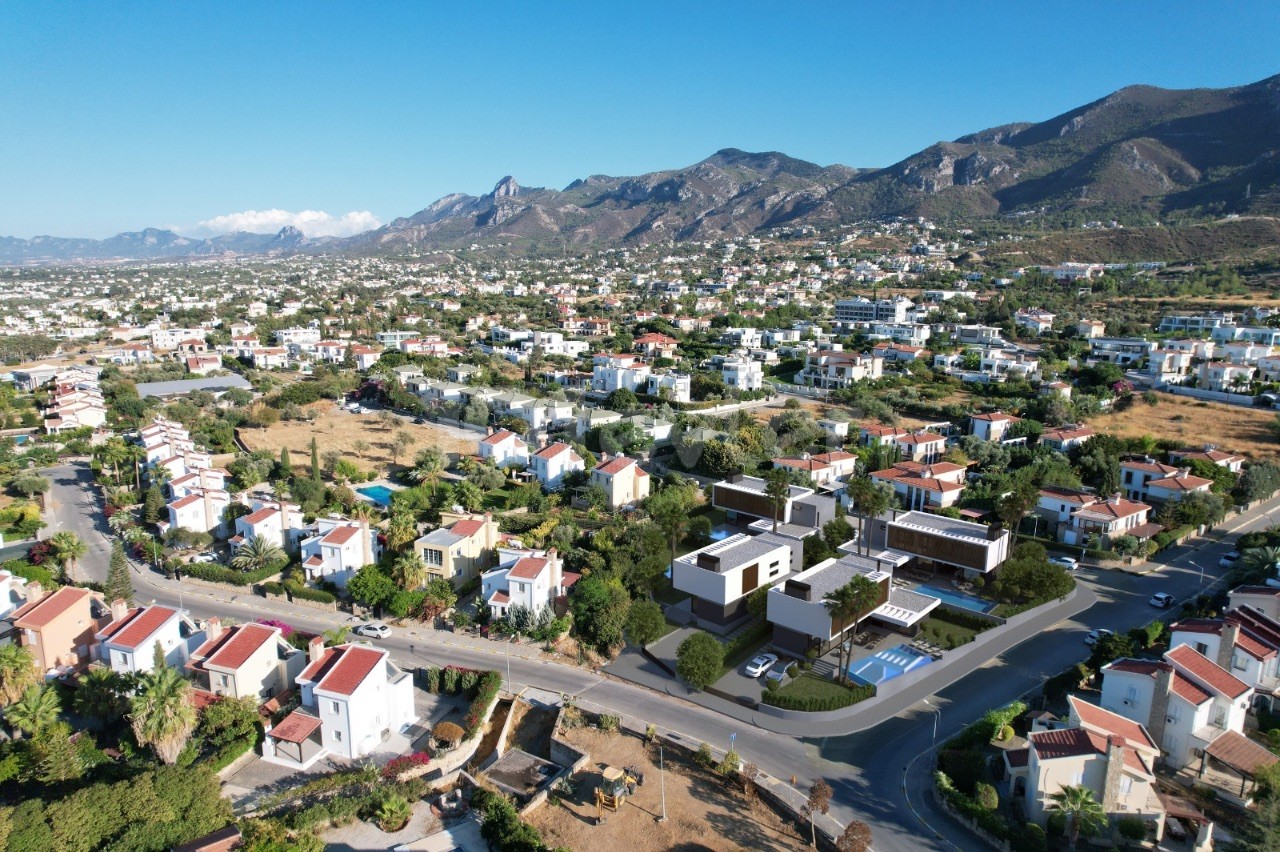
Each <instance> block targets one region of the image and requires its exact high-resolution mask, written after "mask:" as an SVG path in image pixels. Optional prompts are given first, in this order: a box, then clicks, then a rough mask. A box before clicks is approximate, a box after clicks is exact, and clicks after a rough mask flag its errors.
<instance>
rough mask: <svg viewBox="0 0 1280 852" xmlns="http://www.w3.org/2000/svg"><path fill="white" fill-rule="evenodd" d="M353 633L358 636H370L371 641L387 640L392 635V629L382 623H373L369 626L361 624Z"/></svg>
mask: <svg viewBox="0 0 1280 852" xmlns="http://www.w3.org/2000/svg"><path fill="white" fill-rule="evenodd" d="M352 632H353V633H355V634H356V635H357V636H368V637H369V638H370V639H386V638H387V637H388V636H390V635H391V628H390V627H388V626H387V625H385V624H383V623H382V622H381V621H371V622H369V623H368V624H361V625H360V626H359V627H357V628H356V629H355V630H353V631H352Z"/></svg>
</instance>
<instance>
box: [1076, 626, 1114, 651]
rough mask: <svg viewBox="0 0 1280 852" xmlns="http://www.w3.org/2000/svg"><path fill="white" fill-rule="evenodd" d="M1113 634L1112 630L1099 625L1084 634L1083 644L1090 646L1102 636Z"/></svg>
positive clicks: (1095, 643) (1096, 642)
mask: <svg viewBox="0 0 1280 852" xmlns="http://www.w3.org/2000/svg"><path fill="white" fill-rule="evenodd" d="M1114 635H1115V631H1114V630H1108V629H1107V628H1105V627H1099V628H1097V629H1095V630H1090V631H1089V632H1088V633H1087V634H1086V635H1085V637H1084V644H1086V645H1088V646H1089V647H1090V648H1092V647H1093V646H1094V645H1097V644H1098V640H1099V639H1101V638H1102V637H1103V636H1114Z"/></svg>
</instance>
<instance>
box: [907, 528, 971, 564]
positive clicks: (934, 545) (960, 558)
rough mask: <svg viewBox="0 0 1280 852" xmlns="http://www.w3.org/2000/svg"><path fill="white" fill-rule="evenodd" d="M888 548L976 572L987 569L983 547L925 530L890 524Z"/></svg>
mask: <svg viewBox="0 0 1280 852" xmlns="http://www.w3.org/2000/svg"><path fill="white" fill-rule="evenodd" d="M889 547H891V548H893V549H894V550H905V551H906V552H907V553H914V554H916V555H917V556H923V557H925V558H926V559H934V560H937V561H939V562H950V563H951V564H953V565H963V566H964V567H966V568H973V569H974V570H976V571H983V570H985V569H986V567H987V548H986V547H985V546H983V545H981V544H976V543H974V542H968V541H957V540H956V539H954V538H948V537H947V536H944V535H940V534H938V533H931V532H928V531H926V530H914V529H910V528H908V527H900V526H896V525H894V524H890V525H889Z"/></svg>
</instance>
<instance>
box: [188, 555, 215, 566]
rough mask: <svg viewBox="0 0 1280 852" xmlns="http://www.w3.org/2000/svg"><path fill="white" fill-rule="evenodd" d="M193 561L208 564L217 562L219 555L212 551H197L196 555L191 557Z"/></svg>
mask: <svg viewBox="0 0 1280 852" xmlns="http://www.w3.org/2000/svg"><path fill="white" fill-rule="evenodd" d="M191 561H192V562H194V563H197V564H205V565H208V564H211V563H215V562H217V561H218V557H217V556H216V555H215V554H212V553H197V554H196V555H195V556H193V557H191Z"/></svg>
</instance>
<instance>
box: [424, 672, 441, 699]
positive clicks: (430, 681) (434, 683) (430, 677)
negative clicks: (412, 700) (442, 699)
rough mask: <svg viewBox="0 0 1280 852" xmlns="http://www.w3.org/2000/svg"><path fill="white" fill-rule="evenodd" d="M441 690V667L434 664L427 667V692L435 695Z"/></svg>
mask: <svg viewBox="0 0 1280 852" xmlns="http://www.w3.org/2000/svg"><path fill="white" fill-rule="evenodd" d="M439 691H440V669H439V668H438V667H436V666H432V667H431V668H429V669H427V692H430V693H432V694H433V695H434V694H435V693H437V692H439Z"/></svg>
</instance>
